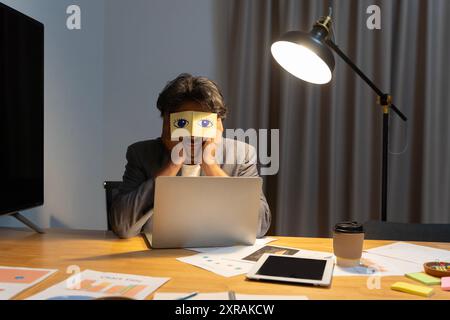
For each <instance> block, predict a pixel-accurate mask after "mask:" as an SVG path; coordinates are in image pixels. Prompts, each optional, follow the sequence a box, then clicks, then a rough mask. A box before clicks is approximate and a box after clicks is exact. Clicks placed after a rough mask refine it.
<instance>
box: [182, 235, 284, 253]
mask: <svg viewBox="0 0 450 320" xmlns="http://www.w3.org/2000/svg"><path fill="white" fill-rule="evenodd" d="M275 240H276V239H274V238H269V237H264V238H261V239H256V241H255V244H254V245H253V246H233V247H209V248H187V249H188V250H192V251H196V252H211V251H215V250H218V249H225V248H226V249H228V250H231V251H233V250H239V249H241V248H248V247H257V246H262V245H265V244H267V243H270V242H273V241H275Z"/></svg>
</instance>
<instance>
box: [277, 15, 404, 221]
mask: <svg viewBox="0 0 450 320" xmlns="http://www.w3.org/2000/svg"><path fill="white" fill-rule="evenodd" d="M331 26H332V19H331V8H330V14H329V16H326V17H322V18H320V19H319V20H318V21H317V22H316V23H315V24H314V26H313V29H312V30H311V32H310V33H304V32H301V31H289V32H287V33H285V34H284V35H283V36H281V38H280V39H279V40H278V41H276V42H275V43H274V44H273V45H272V48H271V50H272V55H273V56H274V58H275V59H276V60H277V62H278V63H279V64H280V65H281V66H282V67H283V68H284V69H285V70H287V71H288V72H290V73H291V74H293V75H294V76H296V77H297V78H299V79H302V80H304V81H307V82H311V83H315V84H324V83H328V82H329V81H331V78H332V73H333V70H334V67H335V59H334V55H333V52H332V51H334V52H335V53H336V54H337V55H338V56H339V57H341V59H342V60H344V61H345V62H346V63H347V64H348V65H349V66H350V68H351V69H352V70H353V71H354V72H355V73H356V74H357V75H358V76H360V77H361V79H363V80H364V82H365V83H367V84H368V85H369V87H371V88H372V90H373V91H375V93H376V94H377V96H378V100H377V102H378V104H379V105H380V106H381V107H382V110H383V142H382V146H383V155H382V168H381V171H382V172H381V215H380V216H381V220H382V221H387V189H388V145H389V113H390V111H391V110H392V111H393V112H394V113H396V114H397V115H398V116H399V117H400V118H401V119H402V120H403V121H407V120H408V119H407V118H406V116H405V115H404V114H403V113H402V112H401V111H400V110H399V109H398V108H397V107H396V106H395V105H394V104H393V103H392V97H391V96H390V95H389V94H387V93H384V92H383V91H381V90H380V89H379V88H378V87H377V86H376V85H375V84H374V83H373V81H372V80H370V79H369V78H368V77H367V76H366V75H365V74H364V72H362V71H361V69H359V68H358V67H357V66H356V65H355V64H354V63H353V61H352V60H350V58H349V57H347V55H346V54H345V53H344V52H342V50H341V49H339V47H338V46H337V45H336V44H335V43H334V42H333V41H332V40H331V37H330V34H331V32H332V28H331ZM296 56H298V57H299V59H293V57H296ZM311 66H313V67H311Z"/></svg>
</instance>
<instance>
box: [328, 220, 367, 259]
mask: <svg viewBox="0 0 450 320" xmlns="http://www.w3.org/2000/svg"><path fill="white" fill-rule="evenodd" d="M363 244H364V230H363V226H362V224H359V223H357V222H355V221H352V222H341V223H338V224H336V225H335V227H334V232H333V251H334V255H335V256H336V263H337V265H338V266H341V267H355V266H357V265H359V264H360V261H361V256H362V250H363Z"/></svg>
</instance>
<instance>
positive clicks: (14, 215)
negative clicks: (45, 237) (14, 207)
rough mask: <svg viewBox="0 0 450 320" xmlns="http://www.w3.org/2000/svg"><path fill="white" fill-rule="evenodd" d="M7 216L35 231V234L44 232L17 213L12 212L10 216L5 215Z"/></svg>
mask: <svg viewBox="0 0 450 320" xmlns="http://www.w3.org/2000/svg"><path fill="white" fill-rule="evenodd" d="M7 216H12V217H14V218H16V219H17V220H19V221H20V222H22V223H23V224H24V225H26V226H28V227H29V228H30V229H32V230H34V231H36V232H37V233H40V234H44V233H45V232H44V230H42V229H41V228H39V227H38V226H37V225H35V224H34V223H33V222H31V221H30V220H28V219H27V218H25V217H24V216H23V215H21V214H20V213H19V212H13V213H10V214H7Z"/></svg>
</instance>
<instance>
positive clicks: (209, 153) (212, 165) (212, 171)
mask: <svg viewBox="0 0 450 320" xmlns="http://www.w3.org/2000/svg"><path fill="white" fill-rule="evenodd" d="M216 149H217V144H216V142H215V141H213V140H212V139H208V140H206V141H205V142H204V143H203V161H202V163H201V167H202V169H203V172H204V173H205V174H206V175H207V176H212V177H228V175H227V174H226V173H225V172H224V171H223V170H222V168H220V166H219V165H218V164H217V161H216Z"/></svg>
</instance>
